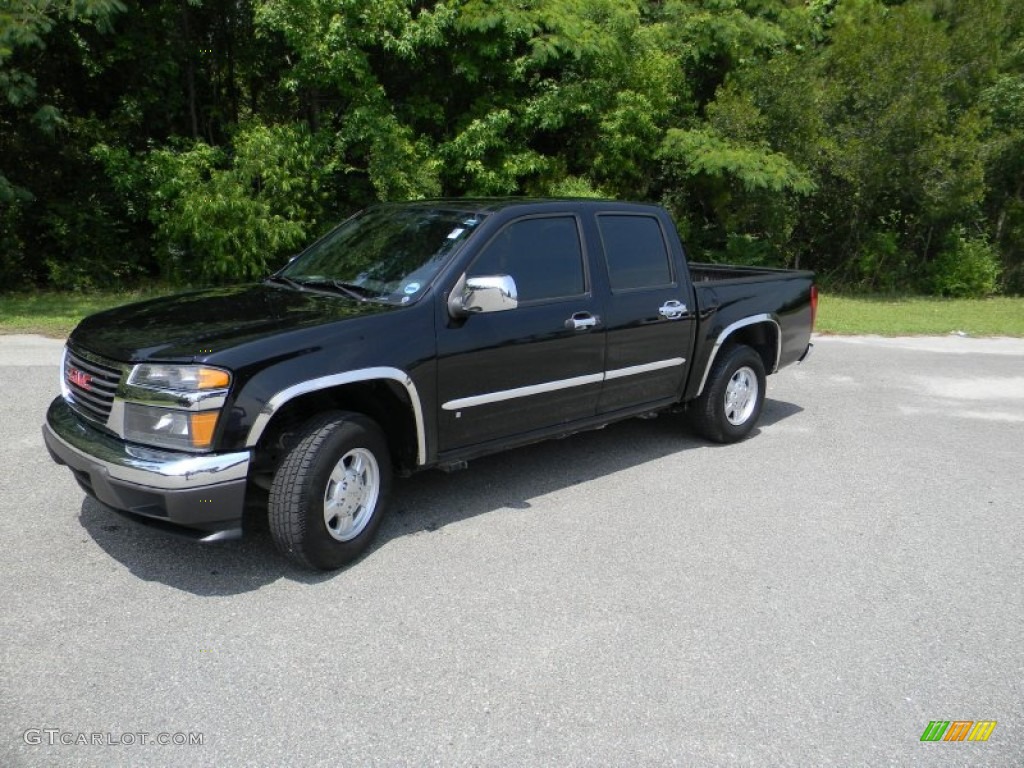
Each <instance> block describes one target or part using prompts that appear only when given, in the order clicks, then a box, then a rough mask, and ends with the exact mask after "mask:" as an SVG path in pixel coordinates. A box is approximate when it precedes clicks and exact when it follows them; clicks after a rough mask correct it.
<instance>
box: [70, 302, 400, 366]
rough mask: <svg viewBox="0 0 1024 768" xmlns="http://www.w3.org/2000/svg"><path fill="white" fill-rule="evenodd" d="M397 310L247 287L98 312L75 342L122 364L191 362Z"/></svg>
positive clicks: (79, 329) (74, 336)
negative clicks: (277, 337)
mask: <svg viewBox="0 0 1024 768" xmlns="http://www.w3.org/2000/svg"><path fill="white" fill-rule="evenodd" d="M397 309H399V308H398V307H395V306H392V305H388V304H385V303H383V302H376V301H366V302H361V301H357V300H355V299H350V298H347V297H345V296H334V295H325V294H321V293H314V292H310V291H297V290H294V289H292V288H288V287H285V286H277V285H270V284H256V285H242V286H235V287H230V288H213V289H209V290H203V291H195V292H192V293H184V294H178V295H175V296H167V297H165V298H160V299H152V300H150V301H143V302H140V303H137V304H128V305H126V306H123V307H118V308H116V309H111V310H107V311H105V312H100V313H98V314H95V315H91V316H89V317H87V318H86V319H85V320H83V321H82V322H81V323H80V324H79V325H78V327H77V328H76V329H75V330H74V331H73V332H72V334H71V337H70V339H69V342H70V343H72V344H75V345H77V346H80V347H82V348H84V349H86V350H89V351H91V352H95V353H96V354H99V355H103V356H104V357H107V358H110V359H112V360H120V361H123V362H143V361H146V360H162V361H167V362H191V361H193V360H203V359H206V358H207V357H209V356H210V354H211V353H214V354H215V353H221V352H225V351H227V350H229V349H232V348H234V347H237V346H240V345H242V344H245V343H246V342H248V341H251V340H253V339H257V338H266V337H267V336H270V335H274V334H278V333H286V332H289V331H295V330H300V329H303V328H312V327H315V326H320V325H325V324H327V323H334V322H336V321H343V320H347V319H354V318H358V317H367V316H368V315H375V314H383V313H389V312H394V311H396V310H397Z"/></svg>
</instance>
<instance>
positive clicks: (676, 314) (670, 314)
mask: <svg viewBox="0 0 1024 768" xmlns="http://www.w3.org/2000/svg"><path fill="white" fill-rule="evenodd" d="M686 312H687V309H686V305H685V304H683V302H681V301H676V300H675V299H672V300H671V301H666V302H665V303H664V304H662V305H661V306H660V307H659V308H658V314H659V315H661V316H662V317H664V318H665V319H666V320H678V319H679V318H681V317H682V316H683V315H685V314H686Z"/></svg>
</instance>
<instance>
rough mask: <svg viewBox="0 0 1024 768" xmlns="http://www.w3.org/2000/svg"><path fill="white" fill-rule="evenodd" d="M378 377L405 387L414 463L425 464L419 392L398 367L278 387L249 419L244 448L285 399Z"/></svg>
mask: <svg viewBox="0 0 1024 768" xmlns="http://www.w3.org/2000/svg"><path fill="white" fill-rule="evenodd" d="M380 379H387V380H389V381H397V382H398V383H399V384H401V385H402V386H403V387H405V391H406V394H408V395H409V402H410V403H412V412H413V417H414V419H415V421H416V463H417V464H420V465H423V464H426V463H427V439H426V432H425V431H424V427H423V408H422V406H421V404H420V394H419V392H418V391H417V389H416V385H415V384H414V383H413V380H412V379H411V378H409V375H408V374H407V373H405V371H401V370H399V369H398V368H386V367H381V368H360V369H359V370H355V371H346V372H345V373H335V374H332V375H330V376H321V377H320V378H317V379H310V380H309V381H303V382H300V383H298V384H293V385H292V386H290V387H288V388H286V389H282V390H281V391H280V392H278V393H277V394H276V395H274V396H273V397H272V398H270V400H268V401H267V404H266V405H264V406H263V410H261V411H260V413H259V415H258V416H257V417H256V420H255V421H254V422H253V425H252V427H251V428H250V429H249V435H248V437H246V440H245V445H246V447H247V448H252V447H253V446H255V445H256V443H257V442H259V439H260V437H261V436H262V435H263V430H265V429H266V428H267V424H269V423H270V419H271V418H272V417H273V415H274V414H275V413H276V412H277V411H278V410H279V409H280V408H281V406H283V405H284V404H285V403H287V402H288V401H289V400H292V399H294V398H296V397H299V396H301V395H307V394H309V393H310V392H316V391H318V390H321V389H328V388H330V387H337V386H341V385H342V384H355V383H357V382H362V381H375V380H380Z"/></svg>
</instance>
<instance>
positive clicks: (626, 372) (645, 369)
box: [604, 357, 686, 380]
mask: <svg viewBox="0 0 1024 768" xmlns="http://www.w3.org/2000/svg"><path fill="white" fill-rule="evenodd" d="M685 362H686V358H685V357H672V358H669V359H668V360H657V361H655V362H653V363H644V364H643V365H631V366H629V367H628V368H617V369H615V370H614V371H608V372H607V373H606V374H605V375H604V378H605V379H606V380H607V379H621V378H622V377H623V376H635V375H637V374H638V373H650V372H651V371H660V370H661V369H662V368H674V367H675V366H677V365H682V364H683V363H685Z"/></svg>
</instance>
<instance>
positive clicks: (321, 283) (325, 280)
mask: <svg viewBox="0 0 1024 768" xmlns="http://www.w3.org/2000/svg"><path fill="white" fill-rule="evenodd" d="M301 284H302V285H304V286H310V287H314V288H320V289H322V288H333V289H334V290H335V291H337V292H338V293H342V294H344V295H346V296H348V297H349V298H350V299H355V300H356V301H386V299H385V298H384V297H382V296H380V295H378V294H377V292H376V291H374V290H371V289H370V288H367V287H366V286H365V285H359V284H358V283H346V282H345V281H344V280H338V279H336V278H333V277H312V278H308V279H306V280H303V281H302V283H301Z"/></svg>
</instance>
